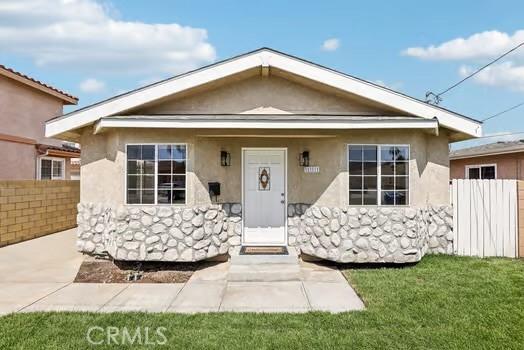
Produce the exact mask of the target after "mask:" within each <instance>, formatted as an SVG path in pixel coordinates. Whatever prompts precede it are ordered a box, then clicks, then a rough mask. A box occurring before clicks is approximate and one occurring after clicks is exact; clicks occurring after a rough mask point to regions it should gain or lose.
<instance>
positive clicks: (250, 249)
mask: <svg viewBox="0 0 524 350" xmlns="http://www.w3.org/2000/svg"><path fill="white" fill-rule="evenodd" d="M240 255H288V252H287V247H262V246H248V245H245V246H242V248H240Z"/></svg>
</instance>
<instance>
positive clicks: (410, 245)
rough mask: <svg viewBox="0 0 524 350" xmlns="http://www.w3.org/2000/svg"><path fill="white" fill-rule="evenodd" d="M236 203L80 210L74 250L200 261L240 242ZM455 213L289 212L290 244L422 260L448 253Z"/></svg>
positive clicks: (362, 257) (355, 256)
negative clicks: (75, 248) (430, 254)
mask: <svg viewBox="0 0 524 350" xmlns="http://www.w3.org/2000/svg"><path fill="white" fill-rule="evenodd" d="M241 213H242V207H241V205H240V204H238V203H227V204H222V205H208V206H201V207H193V208H180V207H171V206H127V207H121V208H118V209H112V208H109V207H107V206H104V205H102V204H90V203H87V204H79V205H78V217H77V221H78V242H77V244H78V250H79V251H81V252H84V253H87V254H94V255H106V256H110V257H112V258H114V259H116V260H132V261H134V260H138V261H199V260H204V259H208V258H212V257H215V256H218V255H222V254H226V253H228V252H229V251H230V249H231V248H233V247H237V246H239V245H240V242H241V232H242V222H241V220H242V219H241ZM452 215H453V211H452V209H451V207H449V206H440V207H428V208H419V209H416V208H409V207H407V208H352V207H347V208H327V207H315V206H313V207H311V206H310V205H307V204H303V203H297V204H289V205H288V219H287V223H288V244H289V246H295V247H297V248H298V249H300V251H301V252H302V253H305V254H307V255H311V256H315V257H319V258H322V259H328V260H332V261H336V262H363V263H364V262H366V263H367V262H394V263H406V262H414V261H418V260H420V259H421V258H422V257H423V256H424V254H426V253H445V254H452V251H453V249H452V243H453V242H452V240H453V235H452V226H453V220H452Z"/></svg>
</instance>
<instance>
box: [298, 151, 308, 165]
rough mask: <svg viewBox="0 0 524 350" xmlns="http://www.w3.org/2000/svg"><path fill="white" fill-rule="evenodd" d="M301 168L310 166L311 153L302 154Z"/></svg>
mask: <svg viewBox="0 0 524 350" xmlns="http://www.w3.org/2000/svg"><path fill="white" fill-rule="evenodd" d="M299 163H300V166H309V151H304V152H302V153H300V160H299Z"/></svg>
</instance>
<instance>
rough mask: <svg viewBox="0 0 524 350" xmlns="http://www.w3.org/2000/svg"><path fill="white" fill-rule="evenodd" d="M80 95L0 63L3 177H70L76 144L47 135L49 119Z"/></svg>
mask: <svg viewBox="0 0 524 350" xmlns="http://www.w3.org/2000/svg"><path fill="white" fill-rule="evenodd" d="M77 102H78V99H77V98H76V97H73V96H71V95H69V94H67V93H65V92H63V91H60V90H57V89H55V88H53V87H51V86H49V85H46V84H44V83H42V82H40V81H37V80H35V79H32V78H30V77H28V76H25V75H23V74H21V73H18V72H15V71H14V70H12V69H9V68H6V67H4V66H2V65H0V156H1V158H2V166H1V167H0V180H28V179H69V172H70V159H71V158H72V157H79V155H80V151H79V149H78V148H76V147H74V146H69V145H68V144H63V143H62V141H58V140H53V139H50V138H46V137H45V136H44V124H45V121H46V120H48V119H50V118H52V117H56V116H57V115H61V114H63V106H64V105H76V104H77Z"/></svg>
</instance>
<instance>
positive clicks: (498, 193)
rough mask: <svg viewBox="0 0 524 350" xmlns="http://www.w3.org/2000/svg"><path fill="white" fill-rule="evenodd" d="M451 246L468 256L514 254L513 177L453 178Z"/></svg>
mask: <svg viewBox="0 0 524 350" xmlns="http://www.w3.org/2000/svg"><path fill="white" fill-rule="evenodd" d="M451 200H452V204H453V234H454V236H453V250H454V253H455V254H457V255H467V256H479V257H486V256H505V257H511V258H514V257H516V256H517V254H518V253H517V237H518V224H517V220H518V216H517V213H518V211H517V205H518V203H517V181H516V180H453V182H452V185H451Z"/></svg>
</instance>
